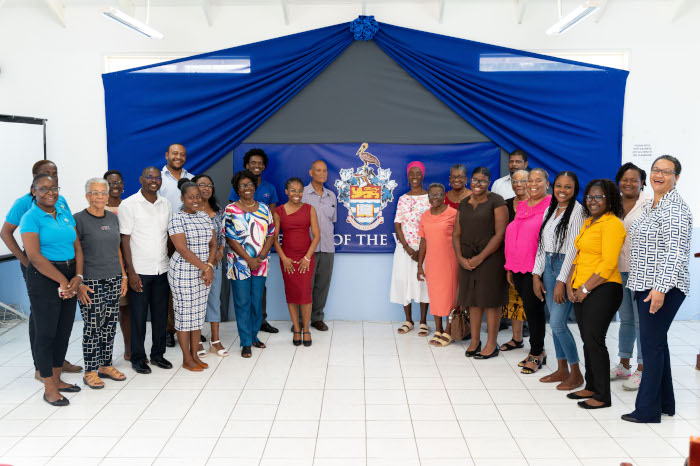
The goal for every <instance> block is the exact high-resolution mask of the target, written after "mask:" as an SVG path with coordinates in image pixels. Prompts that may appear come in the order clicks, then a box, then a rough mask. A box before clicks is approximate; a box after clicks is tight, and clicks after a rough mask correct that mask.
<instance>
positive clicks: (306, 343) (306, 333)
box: [303, 332, 311, 348]
mask: <svg viewBox="0 0 700 466" xmlns="http://www.w3.org/2000/svg"><path fill="white" fill-rule="evenodd" d="M303 333H304V335H308V336H309V339H308V340H304V346H306V347H307V348H308V347H309V346H311V332H303Z"/></svg>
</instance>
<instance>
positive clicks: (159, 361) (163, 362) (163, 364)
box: [151, 356, 173, 369]
mask: <svg viewBox="0 0 700 466" xmlns="http://www.w3.org/2000/svg"><path fill="white" fill-rule="evenodd" d="M151 364H154V365H156V366H158V367H160V368H161V369H172V368H173V365H172V364H171V363H170V361H168V360H167V359H165V358H164V357H162V356H161V357H159V358H151Z"/></svg>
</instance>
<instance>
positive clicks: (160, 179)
mask: <svg viewBox="0 0 700 466" xmlns="http://www.w3.org/2000/svg"><path fill="white" fill-rule="evenodd" d="M144 178H146V179H147V180H148V181H163V177H162V176H153V175H146V176H145V177H144Z"/></svg>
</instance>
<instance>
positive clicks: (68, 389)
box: [58, 385, 81, 393]
mask: <svg viewBox="0 0 700 466" xmlns="http://www.w3.org/2000/svg"><path fill="white" fill-rule="evenodd" d="M80 390H81V388H80V387H78V386H77V385H71V386H70V387H66V388H59V389H58V391H59V392H63V393H78V392H79V391H80Z"/></svg>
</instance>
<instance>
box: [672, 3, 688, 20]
mask: <svg viewBox="0 0 700 466" xmlns="http://www.w3.org/2000/svg"><path fill="white" fill-rule="evenodd" d="M692 3H693V2H691V0H676V1H675V2H673V15H672V16H671V22H672V23H673V22H675V21H676V20H679V19H680V18H681V16H683V15H684V14H686V13H687V12H688V11H690V8H691V4H692Z"/></svg>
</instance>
